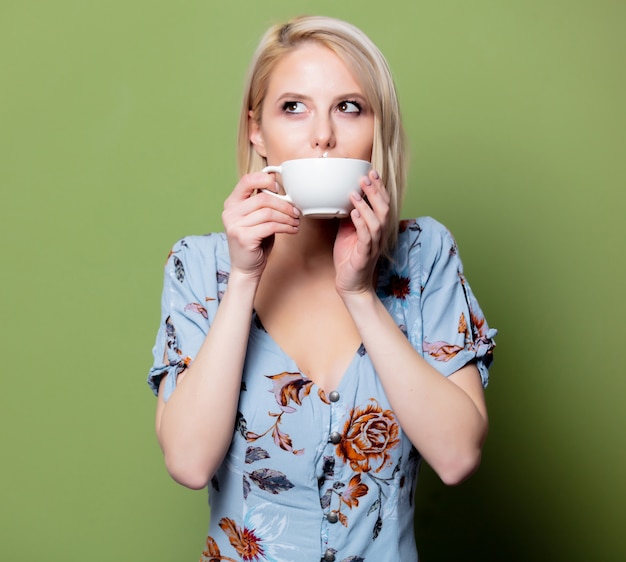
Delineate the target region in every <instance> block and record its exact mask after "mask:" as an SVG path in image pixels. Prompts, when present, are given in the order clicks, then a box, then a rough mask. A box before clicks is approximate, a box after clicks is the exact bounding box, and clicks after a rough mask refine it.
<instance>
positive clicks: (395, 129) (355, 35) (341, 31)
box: [238, 16, 407, 254]
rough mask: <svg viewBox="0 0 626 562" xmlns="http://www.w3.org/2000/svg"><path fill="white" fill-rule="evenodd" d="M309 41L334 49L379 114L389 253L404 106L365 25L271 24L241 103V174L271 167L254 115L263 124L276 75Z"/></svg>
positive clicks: (400, 176)
mask: <svg viewBox="0 0 626 562" xmlns="http://www.w3.org/2000/svg"><path fill="white" fill-rule="evenodd" d="M305 42H315V43H318V44H320V45H322V46H324V47H326V48H328V49H330V50H331V51H333V52H334V53H335V54H336V55H337V56H338V57H339V58H340V59H341V60H342V61H343V63H344V64H345V65H346V66H347V67H348V68H349V69H350V70H351V71H352V73H353V74H354V76H355V78H356V79H357V80H358V81H359V82H360V84H361V87H362V88H363V90H364V92H365V96H366V98H367V101H368V103H369V105H370V107H371V108H372V110H373V112H374V143H373V146H372V168H373V169H375V170H377V171H378V173H379V174H380V176H381V178H382V180H383V182H384V184H385V187H386V188H387V191H388V192H389V195H390V197H391V208H390V212H389V219H388V220H389V224H388V228H387V230H388V239H387V241H386V245H385V254H388V253H389V252H390V251H391V249H392V248H393V246H394V245H395V243H396V240H397V235H398V221H399V213H400V208H401V206H402V200H403V198H404V192H405V185H406V165H407V158H406V140H405V135H404V128H403V126H402V119H401V115H400V106H399V103H398V97H397V93H396V88H395V84H394V81H393V77H392V75H391V71H390V69H389V65H388V64H387V61H386V59H385V57H384V56H383V54H382V53H381V52H380V50H379V49H378V47H376V45H375V44H374V43H373V42H372V41H371V39H370V38H369V37H367V35H365V33H363V32H362V31H361V30H360V29H358V28H357V27H355V26H353V25H352V24H349V23H347V22H344V21H341V20H338V19H334V18H329V17H324V16H300V17H297V18H294V19H292V20H290V21H288V22H287V23H285V24H279V25H275V26H273V27H271V28H270V29H269V30H268V31H267V32H266V33H265V35H264V36H263V38H262V39H261V42H260V43H259V45H258V47H257V49H256V51H255V53H254V56H253V58H252V62H251V64H250V68H249V71H248V77H247V82H246V87H245V90H244V99H243V103H242V107H241V115H240V121H239V140H238V165H239V173H240V174H241V175H243V174H247V173H250V172H257V171H259V170H261V169H262V168H263V167H264V166H266V165H267V162H266V160H265V158H263V157H262V156H260V155H259V154H258V153H257V152H256V150H255V149H254V146H253V145H252V143H251V142H250V131H249V123H250V115H252V119H254V120H256V121H257V122H260V120H261V113H262V109H263V101H264V98H265V94H266V92H267V87H268V83H269V79H270V76H271V73H272V71H273V69H274V67H275V65H276V64H277V63H278V61H279V60H280V59H281V57H283V56H284V55H285V54H287V53H289V52H291V51H292V50H293V49H295V48H297V47H298V46H300V45H302V43H305Z"/></svg>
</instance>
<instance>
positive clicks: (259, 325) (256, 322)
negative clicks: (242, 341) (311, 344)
mask: <svg viewBox="0 0 626 562" xmlns="http://www.w3.org/2000/svg"><path fill="white" fill-rule="evenodd" d="M252 326H253V329H256V330H257V331H259V332H260V333H261V334H263V335H264V337H265V338H267V339H268V340H269V341H270V342H271V344H272V346H273V347H275V348H276V349H277V350H278V351H279V352H280V354H281V355H282V356H283V357H285V358H286V359H287V360H288V361H289V363H291V365H293V367H294V368H295V370H296V371H297V372H298V373H300V374H301V375H302V376H303V377H305V378H306V379H307V380H310V381H311V383H312V384H313V386H315V387H316V388H318V389H319V390H321V391H322V392H323V393H324V394H325V395H326V396H328V394H329V393H330V392H332V391H333V390H336V391H340V390H341V388H342V387H343V386H344V381H345V380H346V378H347V377H348V375H349V374H350V371H352V367H353V365H354V364H355V363H356V361H357V360H358V359H359V358H360V357H361V356H362V355H363V354H362V353H361V350H362V349H363V342H360V343H359V345H358V347H357V348H356V350H355V351H354V352H353V354H352V357H351V359H350V361H349V362H348V363H347V365H346V368H345V369H344V370H343V372H342V373H341V376H340V377H339V379H338V381H337V385H336V386H335V387H334V388H329V389H326V388H324V387H322V386H321V385H320V384H319V383H317V382H315V380H314V379H313V378H312V377H311V376H310V375H309V374H308V373H306V372H305V371H303V370H302V369H301V368H300V366H299V365H298V363H297V361H296V360H295V359H294V358H293V357H292V356H291V355H289V353H287V352H286V351H285V350H284V349H283V348H282V347H281V345H280V344H279V343H278V342H277V341H276V340H275V339H274V337H273V336H272V334H270V333H269V332H268V331H267V329H266V328H265V326H264V325H263V322H262V321H261V318H260V317H259V315H258V314H257V311H256V310H254V311H253V315H252Z"/></svg>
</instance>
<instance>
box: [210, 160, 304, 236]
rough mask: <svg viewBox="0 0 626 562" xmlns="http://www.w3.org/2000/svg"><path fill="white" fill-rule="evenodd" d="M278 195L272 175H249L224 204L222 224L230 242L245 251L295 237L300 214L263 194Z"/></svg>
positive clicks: (239, 183) (243, 178) (280, 200)
mask: <svg viewBox="0 0 626 562" xmlns="http://www.w3.org/2000/svg"><path fill="white" fill-rule="evenodd" d="M264 189H268V190H270V191H277V188H276V182H275V180H274V176H273V175H272V174H267V173H263V172H260V173H253V174H246V175H245V176H243V177H242V178H241V179H240V181H239V182H238V183H237V185H236V186H235V188H234V189H233V191H232V193H231V194H230V196H229V197H228V198H227V199H226V201H225V202H224V211H223V213H222V221H223V223H224V227H225V229H226V233H227V235H228V236H229V239H232V240H233V241H234V240H238V241H239V244H240V245H241V246H242V247H248V248H250V247H258V246H259V245H260V244H261V242H262V240H263V239H265V238H267V237H269V236H271V235H273V234H278V233H295V232H297V231H298V228H299V224H300V211H299V210H298V209H297V208H296V207H294V205H293V204H291V203H289V202H288V201H284V200H282V199H279V198H277V197H274V196H273V195H270V194H268V193H264V192H263V191H259V190H264Z"/></svg>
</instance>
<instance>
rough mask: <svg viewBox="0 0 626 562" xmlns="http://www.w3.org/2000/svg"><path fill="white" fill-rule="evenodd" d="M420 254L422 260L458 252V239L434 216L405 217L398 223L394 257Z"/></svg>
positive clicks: (399, 257)
mask: <svg viewBox="0 0 626 562" xmlns="http://www.w3.org/2000/svg"><path fill="white" fill-rule="evenodd" d="M407 253H408V254H409V255H411V256H412V257H417V255H419V258H420V261H422V262H424V261H430V260H436V259H437V258H438V257H440V256H441V255H442V254H443V255H446V254H448V253H456V241H455V240H454V237H453V236H452V234H451V233H450V231H449V230H448V229H447V228H446V227H445V226H444V225H443V224H442V223H440V222H439V221H437V220H436V219H434V218H433V217H418V218H414V219H404V220H401V221H400V222H399V224H398V241H397V243H396V246H395V248H394V252H393V259H396V260H397V259H403V258H404V259H406V255H407Z"/></svg>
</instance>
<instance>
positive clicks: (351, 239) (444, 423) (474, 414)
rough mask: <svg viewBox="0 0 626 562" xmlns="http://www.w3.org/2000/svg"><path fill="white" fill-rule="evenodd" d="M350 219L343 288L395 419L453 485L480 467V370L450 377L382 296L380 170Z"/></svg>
mask: <svg viewBox="0 0 626 562" xmlns="http://www.w3.org/2000/svg"><path fill="white" fill-rule="evenodd" d="M361 187H362V189H363V192H364V193H365V195H367V200H368V201H369V205H368V204H367V203H366V202H365V201H364V200H362V199H360V198H358V197H356V198H355V199H354V200H353V203H354V205H355V210H354V211H353V212H352V214H351V219H352V220H351V221H345V222H344V223H343V224H342V228H341V229H340V231H339V233H338V236H337V240H336V242H335V268H336V287H337V291H338V293H339V294H340V295H341V297H342V299H343V301H344V304H345V306H346V307H347V309H348V311H349V312H350V314H351V315H352V318H353V320H354V322H355V325H356V326H357V329H358V330H359V333H360V335H361V338H362V340H363V343H364V345H365V348H366V349H367V351H368V354H369V356H370V357H371V359H372V362H373V364H374V367H375V368H376V371H377V373H378V375H379V377H380V380H381V382H382V384H383V386H384V388H385V392H386V394H387V397H388V398H389V401H390V403H391V405H392V407H393V409H394V412H395V414H396V416H397V417H398V420H399V422H400V424H401V426H402V428H403V430H404V431H405V432H406V434H407V436H408V437H409V439H410V440H411V442H412V443H413V444H414V445H415V447H416V448H417V449H418V450H419V451H420V453H421V455H422V456H423V457H424V458H425V459H426V461H427V462H428V463H429V464H430V465H431V466H432V468H433V469H434V470H435V471H436V472H437V474H438V475H439V476H440V478H441V479H442V480H443V481H444V482H446V483H448V484H456V483H459V482H461V481H462V480H464V479H465V478H466V477H467V476H469V475H470V474H471V473H472V472H473V471H474V470H475V469H476V468H477V466H478V464H479V462H480V454H481V448H482V444H483V442H484V439H485V436H486V433H487V428H488V421H487V412H486V406H485V401H484V395H483V389H482V383H481V379H480V376H479V373H478V369H477V368H476V367H475V366H474V365H472V364H469V365H466V366H464V367H462V368H461V369H459V370H458V371H457V372H456V373H454V374H452V375H451V376H449V377H447V378H446V377H444V376H443V375H442V374H441V373H439V371H437V370H436V369H435V368H434V367H432V366H431V365H430V364H429V363H428V362H427V361H426V360H424V359H423V358H422V357H421V356H420V354H419V353H418V352H417V351H416V350H415V349H414V348H413V346H412V345H411V343H410V342H409V341H408V340H407V338H406V337H405V336H404V334H403V333H402V332H401V331H400V329H399V328H398V326H397V325H396V323H395V321H394V320H393V318H392V317H391V315H390V314H389V312H388V311H387V309H386V308H385V306H384V305H383V303H382V302H381V301H380V299H379V298H378V297H377V295H376V293H375V290H374V287H373V283H372V278H373V274H374V270H375V267H376V262H377V260H378V257H379V255H380V248H381V240H383V239H384V231H385V224H386V218H387V213H388V208H389V196H388V194H387V192H386V190H385V189H384V186H383V185H382V183H381V181H380V179H379V178H378V175H377V174H376V173H375V172H373V173H371V174H370V176H369V178H368V179H367V180H366V181H364V182H362V185H361Z"/></svg>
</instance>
